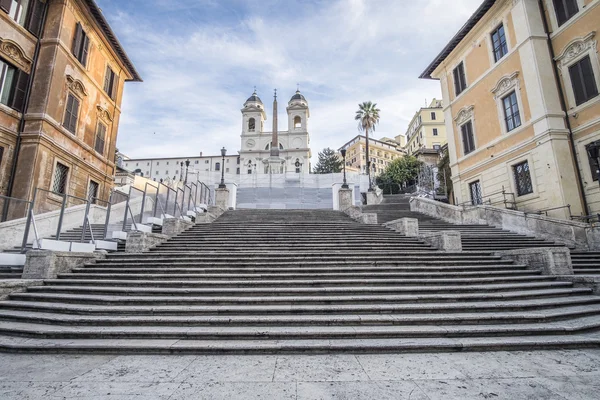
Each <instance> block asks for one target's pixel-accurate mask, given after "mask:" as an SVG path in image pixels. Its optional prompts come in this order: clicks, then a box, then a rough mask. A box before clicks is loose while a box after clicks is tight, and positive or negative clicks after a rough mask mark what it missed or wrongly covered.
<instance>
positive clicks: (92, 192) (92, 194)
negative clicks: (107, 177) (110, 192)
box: [88, 180, 100, 204]
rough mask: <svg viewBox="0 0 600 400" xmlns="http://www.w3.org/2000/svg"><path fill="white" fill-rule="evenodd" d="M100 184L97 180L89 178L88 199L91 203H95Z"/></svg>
mask: <svg viewBox="0 0 600 400" xmlns="http://www.w3.org/2000/svg"><path fill="white" fill-rule="evenodd" d="M99 187H100V185H99V184H98V182H94V181H92V180H90V185H89V187H88V201H89V202H90V203H92V204H96V202H97V199H98V188H99Z"/></svg>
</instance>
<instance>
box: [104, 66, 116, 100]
mask: <svg viewBox="0 0 600 400" xmlns="http://www.w3.org/2000/svg"><path fill="white" fill-rule="evenodd" d="M118 82H119V80H118V78H117V75H116V74H115V73H114V72H113V70H112V69H111V68H110V67H106V75H105V76H104V91H105V92H106V94H107V95H108V96H109V97H110V98H111V99H113V100H114V99H115V97H116V95H117V83H118Z"/></svg>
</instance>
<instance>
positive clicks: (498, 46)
mask: <svg viewBox="0 0 600 400" xmlns="http://www.w3.org/2000/svg"><path fill="white" fill-rule="evenodd" d="M492 46H493V48H494V61H496V62H498V60H500V59H501V58H502V57H504V56H505V55H506V54H507V53H508V44H507V43H506V35H505V33H504V25H500V26H499V27H498V28H496V30H495V31H494V32H492Z"/></svg>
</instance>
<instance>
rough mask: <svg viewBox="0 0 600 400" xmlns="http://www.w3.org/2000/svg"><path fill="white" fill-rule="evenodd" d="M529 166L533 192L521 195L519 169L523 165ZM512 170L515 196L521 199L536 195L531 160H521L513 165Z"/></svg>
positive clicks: (528, 172) (528, 170)
mask: <svg viewBox="0 0 600 400" xmlns="http://www.w3.org/2000/svg"><path fill="white" fill-rule="evenodd" d="M525 164H526V165H527V174H528V175H529V183H530V184H531V191H530V192H527V193H521V192H520V185H519V179H518V176H519V175H517V168H518V167H519V166H521V165H525ZM510 169H511V171H512V174H511V176H512V180H513V181H514V187H515V194H516V197H517V198H520V197H525V196H529V195H531V194H534V193H535V185H534V181H533V179H532V174H531V165H530V164H529V160H521V161H519V162H517V163H514V164H511V166H510Z"/></svg>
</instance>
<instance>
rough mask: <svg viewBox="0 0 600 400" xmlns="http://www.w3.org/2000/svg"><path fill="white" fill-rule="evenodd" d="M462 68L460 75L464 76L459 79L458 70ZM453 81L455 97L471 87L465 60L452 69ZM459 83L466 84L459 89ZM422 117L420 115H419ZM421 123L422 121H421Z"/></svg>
mask: <svg viewBox="0 0 600 400" xmlns="http://www.w3.org/2000/svg"><path fill="white" fill-rule="evenodd" d="M459 68H461V69H462V75H459V76H458V77H459V78H461V77H462V78H463V79H459V80H458V81H457V80H456V78H457V74H456V72H457V71H458V69H459ZM452 81H453V83H454V98H455V99H456V98H458V97H459V96H460V95H461V94H462V93H464V92H465V90H467V88H468V87H469V85H468V84H467V70H466V68H465V63H464V61H460V62H459V63H458V64H456V66H455V67H454V68H453V69H452ZM457 83H462V84H463V85H464V86H461V88H460V90H459V87H458V86H459V85H457ZM419 119H420V117H419ZM419 124H420V122H419Z"/></svg>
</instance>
